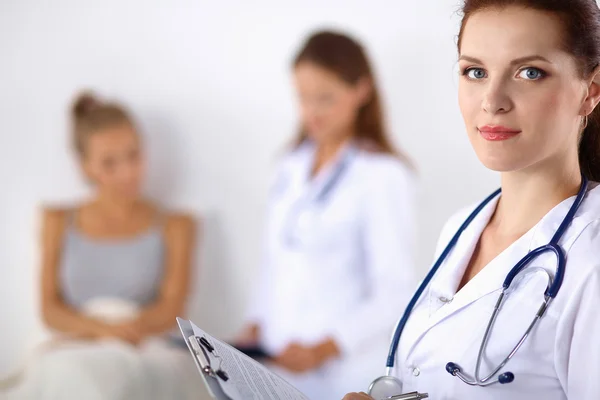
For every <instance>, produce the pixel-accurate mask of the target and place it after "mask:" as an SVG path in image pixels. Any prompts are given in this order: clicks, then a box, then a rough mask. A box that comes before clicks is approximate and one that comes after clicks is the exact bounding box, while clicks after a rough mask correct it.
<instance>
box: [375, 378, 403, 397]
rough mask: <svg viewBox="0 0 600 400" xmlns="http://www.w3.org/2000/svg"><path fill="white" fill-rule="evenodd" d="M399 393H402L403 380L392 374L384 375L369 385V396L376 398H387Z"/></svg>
mask: <svg viewBox="0 0 600 400" xmlns="http://www.w3.org/2000/svg"><path fill="white" fill-rule="evenodd" d="M398 393H402V382H400V379H398V378H396V377H394V376H391V375H384V376H380V377H379V378H377V379H375V380H374V381H373V383H371V385H370V386H369V393H368V394H369V396H371V397H372V398H374V399H377V400H379V399H387V398H389V397H392V396H394V395H397V394H398Z"/></svg>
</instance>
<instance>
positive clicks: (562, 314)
mask: <svg viewBox="0 0 600 400" xmlns="http://www.w3.org/2000/svg"><path fill="white" fill-rule="evenodd" d="M463 11H464V18H463V21H462V26H461V30H460V35H459V42H458V50H459V66H460V71H461V77H460V80H459V82H460V83H459V88H458V89H459V103H460V108H461V111H462V115H463V118H464V122H465V125H466V130H467V134H468V137H469V139H470V141H471V144H472V146H473V148H474V150H475V153H476V154H477V156H478V158H479V159H480V161H481V162H482V163H483V164H484V165H485V166H486V167H488V168H490V169H492V170H495V171H499V172H500V173H501V190H502V191H501V194H497V193H495V194H493V195H492V196H490V197H489V198H488V199H489V202H488V203H487V204H484V203H482V204H481V208H480V211H479V212H474V211H473V210H477V209H476V208H475V207H468V208H467V209H465V210H462V211H460V212H458V213H457V214H456V215H455V216H453V217H452V218H450V220H449V221H448V223H447V224H446V227H445V228H444V229H443V231H442V234H441V238H440V246H439V249H438V254H440V253H442V254H447V256H445V257H441V258H438V262H439V261H442V262H441V263H439V264H438V262H436V263H435V264H436V265H439V269H438V271H437V273H436V274H435V275H431V276H433V279H432V280H431V281H430V283H429V284H428V285H427V286H426V287H425V286H423V287H424V288H425V289H424V291H423V292H422V295H421V296H420V297H418V301H416V302H415V307H414V309H413V310H412V313H411V314H406V315H409V318H408V320H407V321H408V322H407V324H406V325H405V327H404V330H403V332H402V334H401V336H400V340H399V346H398V352H397V357H395V366H394V367H395V368H394V369H393V376H395V377H396V378H397V379H398V382H399V383H401V384H402V385H403V387H402V388H401V390H402V391H403V392H405V393H410V392H413V391H418V392H427V393H429V398H430V399H434V400H450V399H477V400H500V399H502V400H505V399H514V400H521V399H522V400H525V399H528V400H529V399H540V400H541V399H543V400H566V399H569V400H579V399H586V400H587V399H590V400H591V399H598V398H600V380H599V379H598V376H600V340H598V337H600V316H599V312H598V305H599V304H600V256H599V252H600V187H599V186H598V183H597V182H598V181H600V110H599V108H598V106H597V105H598V102H599V101H600V75H599V71H600V67H599V66H600V10H599V8H598V5H597V4H596V1H595V0H570V1H550V0H520V1H519V0H511V1H506V0H504V1H503V0H466V1H465V2H464V7H463ZM449 178H450V177H449ZM472 212H473V213H472ZM469 215H474V219H472V221H471V223H470V224H469V225H468V226H467V227H466V229H465V230H464V231H462V234H460V237H459V239H458V241H456V242H455V241H454V240H453V239H452V237H453V236H454V235H455V232H457V230H459V227H460V226H461V225H462V224H463V221H468V220H466V218H467V216H469ZM459 232H460V231H459ZM453 242H454V243H455V245H454V246H453V247H452V246H450V247H446V246H447V245H448V244H449V243H453ZM549 244H550V245H549ZM540 248H542V249H545V250H539V249H540ZM445 249H450V251H449V252H447V251H446V250H445ZM442 251H443V252H442ZM542 251H543V252H542ZM535 255H540V256H539V257H534V258H531V257H532V256H535ZM524 257H526V258H524ZM520 260H525V261H526V263H525V264H522V263H521V262H520ZM521 265H522V266H524V268H523V269H522V270H521V271H522V272H521V273H519V274H517V275H514V276H515V278H514V279H513V280H512V282H511V278H512V277H513V275H512V274H511V273H510V272H511V271H513V272H516V270H515V268H519V267H520V266H521ZM426 280H427V279H426ZM424 283H426V282H424ZM502 294H504V296H505V297H501V296H502ZM501 298H503V299H504V300H503V301H502V302H501V303H498V301H500V300H499V299H501ZM411 304H412V302H411ZM495 307H498V312H497V313H495V311H494V310H495ZM494 314H496V316H495V320H494ZM536 316H537V317H536ZM384 318H387V315H385V317H384ZM490 321H492V322H490ZM534 321H537V322H535V324H534ZM490 324H491V325H490ZM532 324H534V325H532ZM488 326H491V329H490V330H488ZM530 326H531V331H530V332H529V335H528V336H527V337H525V339H524V341H523V342H520V340H521V338H522V337H523V335H524V334H525V333H526V332H527V331H528V329H529V327H530ZM486 339H489V340H486ZM518 343H522V344H521V346H520V347H519V348H518V349H517V350H516V352H513V349H514V348H515V345H517V344H518ZM509 354H512V358H511V359H509V360H508V362H507V363H504V362H505V361H507V357H508V356H509ZM392 359H394V358H393V357H392ZM388 367H389V365H388ZM382 372H383V365H382ZM488 376H489V377H490V378H489V379H486V378H487V377H488ZM378 382H379V383H381V382H383V380H379V381H378ZM388 382H390V380H389V379H388ZM392 394H393V393H392ZM371 398H372V397H370V396H368V395H367V394H365V393H362V394H356V393H354V394H349V395H348V396H347V397H345V399H346V400H363V399H371ZM375 398H376V399H377V400H379V399H380V398H382V396H381V394H379V395H378V396H375Z"/></svg>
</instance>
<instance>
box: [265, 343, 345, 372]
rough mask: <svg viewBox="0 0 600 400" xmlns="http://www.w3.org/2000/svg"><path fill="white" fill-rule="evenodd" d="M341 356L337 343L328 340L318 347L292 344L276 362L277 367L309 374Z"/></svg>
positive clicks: (276, 358)
mask: <svg viewBox="0 0 600 400" xmlns="http://www.w3.org/2000/svg"><path fill="white" fill-rule="evenodd" d="M339 354H340V351H339V349H338V347H337V345H336V343H335V342H334V341H333V340H331V339H328V340H325V341H323V342H321V343H319V344H317V345H316V346H303V345H301V344H297V343H292V344H290V345H289V346H288V347H287V348H286V349H285V350H284V351H283V352H282V353H281V354H279V355H278V356H277V357H275V359H274V361H275V363H276V364H277V365H279V366H281V367H283V368H286V369H288V370H290V371H292V372H307V371H311V370H314V369H317V368H319V367H320V366H321V365H323V364H324V363H325V362H326V361H327V360H329V359H330V358H333V357H336V356H338V355H339Z"/></svg>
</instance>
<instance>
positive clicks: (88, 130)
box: [71, 91, 134, 158]
mask: <svg viewBox="0 0 600 400" xmlns="http://www.w3.org/2000/svg"><path fill="white" fill-rule="evenodd" d="M71 119H72V130H73V131H72V133H73V136H72V139H73V148H74V149H75V151H76V152H77V155H78V156H79V157H80V158H84V157H85V154H86V149H87V143H88V141H89V138H90V136H92V135H94V134H96V133H98V132H101V131H103V130H105V129H108V128H113V127H115V126H121V125H123V124H128V125H130V126H132V127H134V122H133V119H132V118H131V116H130V115H129V113H128V112H127V110H125V108H124V107H123V106H122V105H120V104H118V103H113V102H103V101H101V100H100V99H98V98H97V97H96V96H95V95H93V94H92V93H91V92H89V91H86V92H83V93H81V94H80V95H79V96H77V98H76V99H75V101H74V102H73V105H72V107H71Z"/></svg>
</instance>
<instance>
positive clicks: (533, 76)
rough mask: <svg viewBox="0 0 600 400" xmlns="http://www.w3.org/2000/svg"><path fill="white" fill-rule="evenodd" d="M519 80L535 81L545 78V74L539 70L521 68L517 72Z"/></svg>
mask: <svg viewBox="0 0 600 400" xmlns="http://www.w3.org/2000/svg"><path fill="white" fill-rule="evenodd" d="M518 76H519V78H522V79H525V80H528V81H537V80H539V79H542V78H543V77H545V76H546V73H545V72H544V71H542V70H541V69H539V68H533V67H528V68H523V69H522V70H520V71H519V75H518Z"/></svg>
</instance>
